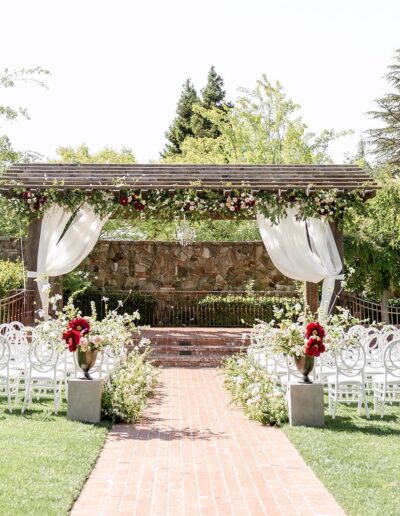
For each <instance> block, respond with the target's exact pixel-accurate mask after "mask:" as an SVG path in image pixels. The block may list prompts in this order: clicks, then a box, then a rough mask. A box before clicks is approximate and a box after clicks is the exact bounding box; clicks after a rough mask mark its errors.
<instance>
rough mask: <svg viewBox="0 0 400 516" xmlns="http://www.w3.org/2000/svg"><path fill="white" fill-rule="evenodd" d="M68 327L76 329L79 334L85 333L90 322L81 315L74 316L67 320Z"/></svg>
mask: <svg viewBox="0 0 400 516" xmlns="http://www.w3.org/2000/svg"><path fill="white" fill-rule="evenodd" d="M68 328H71V330H75V331H78V332H79V333H80V334H81V335H86V334H87V333H89V331H90V324H89V323H88V321H87V320H86V319H84V318H83V317H76V318H75V319H72V320H71V321H69V323H68Z"/></svg>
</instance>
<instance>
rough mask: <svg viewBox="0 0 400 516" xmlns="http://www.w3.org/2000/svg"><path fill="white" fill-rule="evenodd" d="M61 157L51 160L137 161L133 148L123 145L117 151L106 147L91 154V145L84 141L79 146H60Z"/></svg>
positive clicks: (90, 161) (71, 161)
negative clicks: (88, 145)
mask: <svg viewBox="0 0 400 516" xmlns="http://www.w3.org/2000/svg"><path fill="white" fill-rule="evenodd" d="M56 152H57V154H58V156H59V159H56V160H51V161H52V162H53V163H136V158H135V155H134V154H133V152H132V149H128V148H126V147H122V149H121V150H120V151H116V150H114V149H112V148H111V147H104V148H103V149H101V150H99V151H98V152H96V153H94V154H91V153H90V151H89V147H87V146H86V145H85V144H84V143H83V144H82V145H79V146H78V147H76V148H74V147H58V148H57V150H56Z"/></svg>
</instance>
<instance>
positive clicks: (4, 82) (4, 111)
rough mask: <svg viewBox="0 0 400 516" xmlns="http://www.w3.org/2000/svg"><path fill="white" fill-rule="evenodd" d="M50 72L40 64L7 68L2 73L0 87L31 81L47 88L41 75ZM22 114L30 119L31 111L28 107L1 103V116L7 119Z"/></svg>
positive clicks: (0, 74)
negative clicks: (16, 68) (32, 66)
mask: <svg viewBox="0 0 400 516" xmlns="http://www.w3.org/2000/svg"><path fill="white" fill-rule="evenodd" d="M49 74H50V72H49V71H48V70H44V69H43V68H41V67H40V66H36V67H34V68H21V69H19V70H9V69H8V68H5V69H4V70H3V71H2V72H1V73H0V87H3V88H14V87H15V86H16V84H17V83H18V82H31V83H35V84H36V85H38V86H40V87H42V88H47V86H46V84H45V83H44V82H43V81H42V80H41V76H43V75H49ZM20 116H23V117H25V118H28V119H29V113H28V111H27V109H26V108H23V107H18V108H14V107H12V106H6V105H0V118H1V117H3V118H5V119H6V120H15V119H16V118H18V117H20Z"/></svg>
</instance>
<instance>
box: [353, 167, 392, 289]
mask: <svg viewBox="0 0 400 516" xmlns="http://www.w3.org/2000/svg"><path fill="white" fill-rule="evenodd" d="M375 174H376V179H377V181H378V183H379V186H380V189H379V190H378V191H377V193H376V196H375V197H374V198H373V199H372V200H370V201H368V203H367V204H366V206H365V213H363V214H362V215H354V216H353V217H347V218H346V222H345V227H344V235H345V245H344V249H345V260H346V266H347V270H348V271H350V272H351V274H350V277H349V280H348V288H349V289H350V290H352V291H355V292H357V293H360V294H363V295H366V296H368V297H373V298H375V299H379V298H380V297H381V296H382V294H383V293H384V292H385V291H388V292H389V293H390V294H391V295H395V296H398V295H400V267H399V263H400V210H399V206H400V182H399V180H398V179H394V178H393V177H391V176H392V171H391V170H390V168H388V167H382V168H381V169H379V170H378V171H377V172H375Z"/></svg>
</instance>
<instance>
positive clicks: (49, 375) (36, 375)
mask: <svg viewBox="0 0 400 516" xmlns="http://www.w3.org/2000/svg"><path fill="white" fill-rule="evenodd" d="M30 378H31V380H53V379H54V373H53V371H47V372H42V371H31V374H30ZM63 379H64V373H63V372H62V371H57V372H56V380H63Z"/></svg>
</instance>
